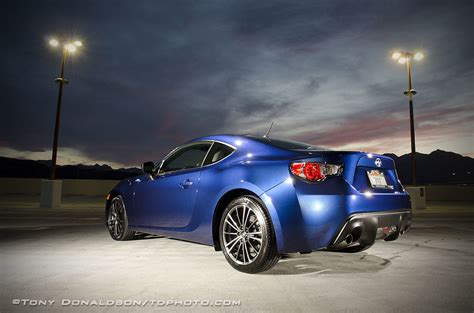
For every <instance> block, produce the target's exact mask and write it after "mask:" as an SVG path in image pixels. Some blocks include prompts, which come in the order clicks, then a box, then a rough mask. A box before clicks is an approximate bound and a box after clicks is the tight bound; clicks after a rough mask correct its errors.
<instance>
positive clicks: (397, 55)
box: [392, 51, 424, 185]
mask: <svg viewBox="0 0 474 313" xmlns="http://www.w3.org/2000/svg"><path fill="white" fill-rule="evenodd" d="M423 58H424V55H423V53H421V52H415V53H413V52H398V51H396V52H393V53H392V59H394V60H397V61H398V63H399V64H405V63H406V65H407V75H408V90H406V91H405V92H404V93H403V94H404V95H405V96H407V97H408V103H409V105H410V137H411V166H412V184H413V185H416V159H415V154H416V147H415V121H414V117H413V96H414V95H416V91H415V90H414V89H413V88H412V86H411V60H412V59H414V60H416V61H420V60H422V59H423Z"/></svg>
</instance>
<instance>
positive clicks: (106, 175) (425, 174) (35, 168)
mask: <svg viewBox="0 0 474 313" xmlns="http://www.w3.org/2000/svg"><path fill="white" fill-rule="evenodd" d="M385 155H386V156H389V157H391V158H393V159H394V160H395V163H396V166H397V171H398V175H399V177H400V180H401V181H402V183H403V184H404V185H409V184H410V183H411V155H410V154H405V155H402V156H397V155H395V154H390V153H387V154H385ZM50 164H51V161H32V160H19V159H12V158H5V157H0V177H30V178H48V177H49V171H50ZM416 166H417V183H418V184H420V185H428V184H471V185H472V184H474V159H473V158H470V157H466V156H462V155H459V154H457V153H453V152H447V151H442V150H436V151H433V152H431V153H430V154H423V153H417V154H416ZM56 171H57V177H58V178H62V179H68V178H72V179H115V180H120V179H125V178H128V177H133V176H137V175H140V173H141V171H140V169H138V168H121V169H113V168H111V167H110V166H109V165H106V164H103V165H99V164H95V165H83V164H78V165H64V166H58V167H57V170H56Z"/></svg>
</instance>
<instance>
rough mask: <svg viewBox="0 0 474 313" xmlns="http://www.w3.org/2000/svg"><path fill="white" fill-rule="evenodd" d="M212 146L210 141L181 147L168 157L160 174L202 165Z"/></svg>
mask: <svg viewBox="0 0 474 313" xmlns="http://www.w3.org/2000/svg"><path fill="white" fill-rule="evenodd" d="M210 146H211V144H210V143H198V144H192V145H190V146H187V147H184V148H182V149H179V150H178V151H176V152H175V153H174V154H173V155H171V156H170V157H169V158H168V159H166V161H165V162H164V163H163V166H162V167H161V169H160V172H159V174H161V173H166V172H171V171H178V170H184V169H189V168H195V167H200V166H201V165H202V162H203V160H204V157H205V156H206V153H207V150H209V147H210Z"/></svg>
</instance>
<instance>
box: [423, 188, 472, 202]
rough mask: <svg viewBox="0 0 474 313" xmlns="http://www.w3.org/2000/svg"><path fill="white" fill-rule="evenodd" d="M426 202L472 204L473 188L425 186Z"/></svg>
mask: <svg viewBox="0 0 474 313" xmlns="http://www.w3.org/2000/svg"><path fill="white" fill-rule="evenodd" d="M426 200H428V201H466V202H474V186H426Z"/></svg>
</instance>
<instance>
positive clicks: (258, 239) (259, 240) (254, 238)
mask: <svg viewBox="0 0 474 313" xmlns="http://www.w3.org/2000/svg"><path fill="white" fill-rule="evenodd" d="M249 239H253V240H257V241H258V242H262V238H257V237H249Z"/></svg>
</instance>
